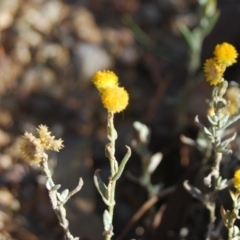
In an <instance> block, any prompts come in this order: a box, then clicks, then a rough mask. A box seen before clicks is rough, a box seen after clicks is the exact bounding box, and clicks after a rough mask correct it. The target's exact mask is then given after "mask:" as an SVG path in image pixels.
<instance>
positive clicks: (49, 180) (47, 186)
mask: <svg viewBox="0 0 240 240" xmlns="http://www.w3.org/2000/svg"><path fill="white" fill-rule="evenodd" d="M54 186H55V185H54V183H53V181H52V180H51V179H48V180H47V182H46V188H47V189H48V190H49V191H50V190H52V188H53V187H54Z"/></svg>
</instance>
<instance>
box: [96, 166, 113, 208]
mask: <svg viewBox="0 0 240 240" xmlns="http://www.w3.org/2000/svg"><path fill="white" fill-rule="evenodd" d="M99 172H100V169H97V170H96V171H95V173H94V176H93V180H94V184H95V186H96V188H97V190H98V192H99V193H100V195H101V197H102V199H103V201H104V203H105V204H106V205H108V206H109V201H108V200H107V199H108V196H107V187H106V185H105V183H104V182H103V181H102V179H101V177H100V175H99Z"/></svg>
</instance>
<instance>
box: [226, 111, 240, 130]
mask: <svg viewBox="0 0 240 240" xmlns="http://www.w3.org/2000/svg"><path fill="white" fill-rule="evenodd" d="M239 118H240V114H238V115H235V116H233V117H231V118H229V119H228V121H227V123H226V124H225V126H224V127H223V129H225V128H227V127H228V126H230V125H231V124H233V123H235V122H236V121H237V120H238V119H239Z"/></svg>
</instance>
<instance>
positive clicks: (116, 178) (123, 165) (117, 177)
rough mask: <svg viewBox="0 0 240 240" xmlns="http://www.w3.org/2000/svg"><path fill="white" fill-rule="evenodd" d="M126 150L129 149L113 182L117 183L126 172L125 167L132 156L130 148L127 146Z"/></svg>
mask: <svg viewBox="0 0 240 240" xmlns="http://www.w3.org/2000/svg"><path fill="white" fill-rule="evenodd" d="M126 148H127V153H126V154H125V156H124V158H123V160H122V162H121V163H120V165H119V167H118V171H117V173H116V174H115V175H114V176H113V181H116V180H118V179H119V178H120V176H121V175H122V172H123V170H124V167H125V165H126V163H127V161H128V160H129V158H130V156H131V148H130V147H128V146H126Z"/></svg>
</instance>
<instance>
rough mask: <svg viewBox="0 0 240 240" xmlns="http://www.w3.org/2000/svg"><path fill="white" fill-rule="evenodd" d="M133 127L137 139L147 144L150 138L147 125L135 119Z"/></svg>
mask: <svg viewBox="0 0 240 240" xmlns="http://www.w3.org/2000/svg"><path fill="white" fill-rule="evenodd" d="M133 127H134V128H135V129H136V131H137V132H138V137H139V140H140V141H141V142H142V143H144V144H148V142H149V138H150V130H149V128H148V127H147V125H145V124H143V123H141V122H138V121H136V122H134V123H133Z"/></svg>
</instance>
